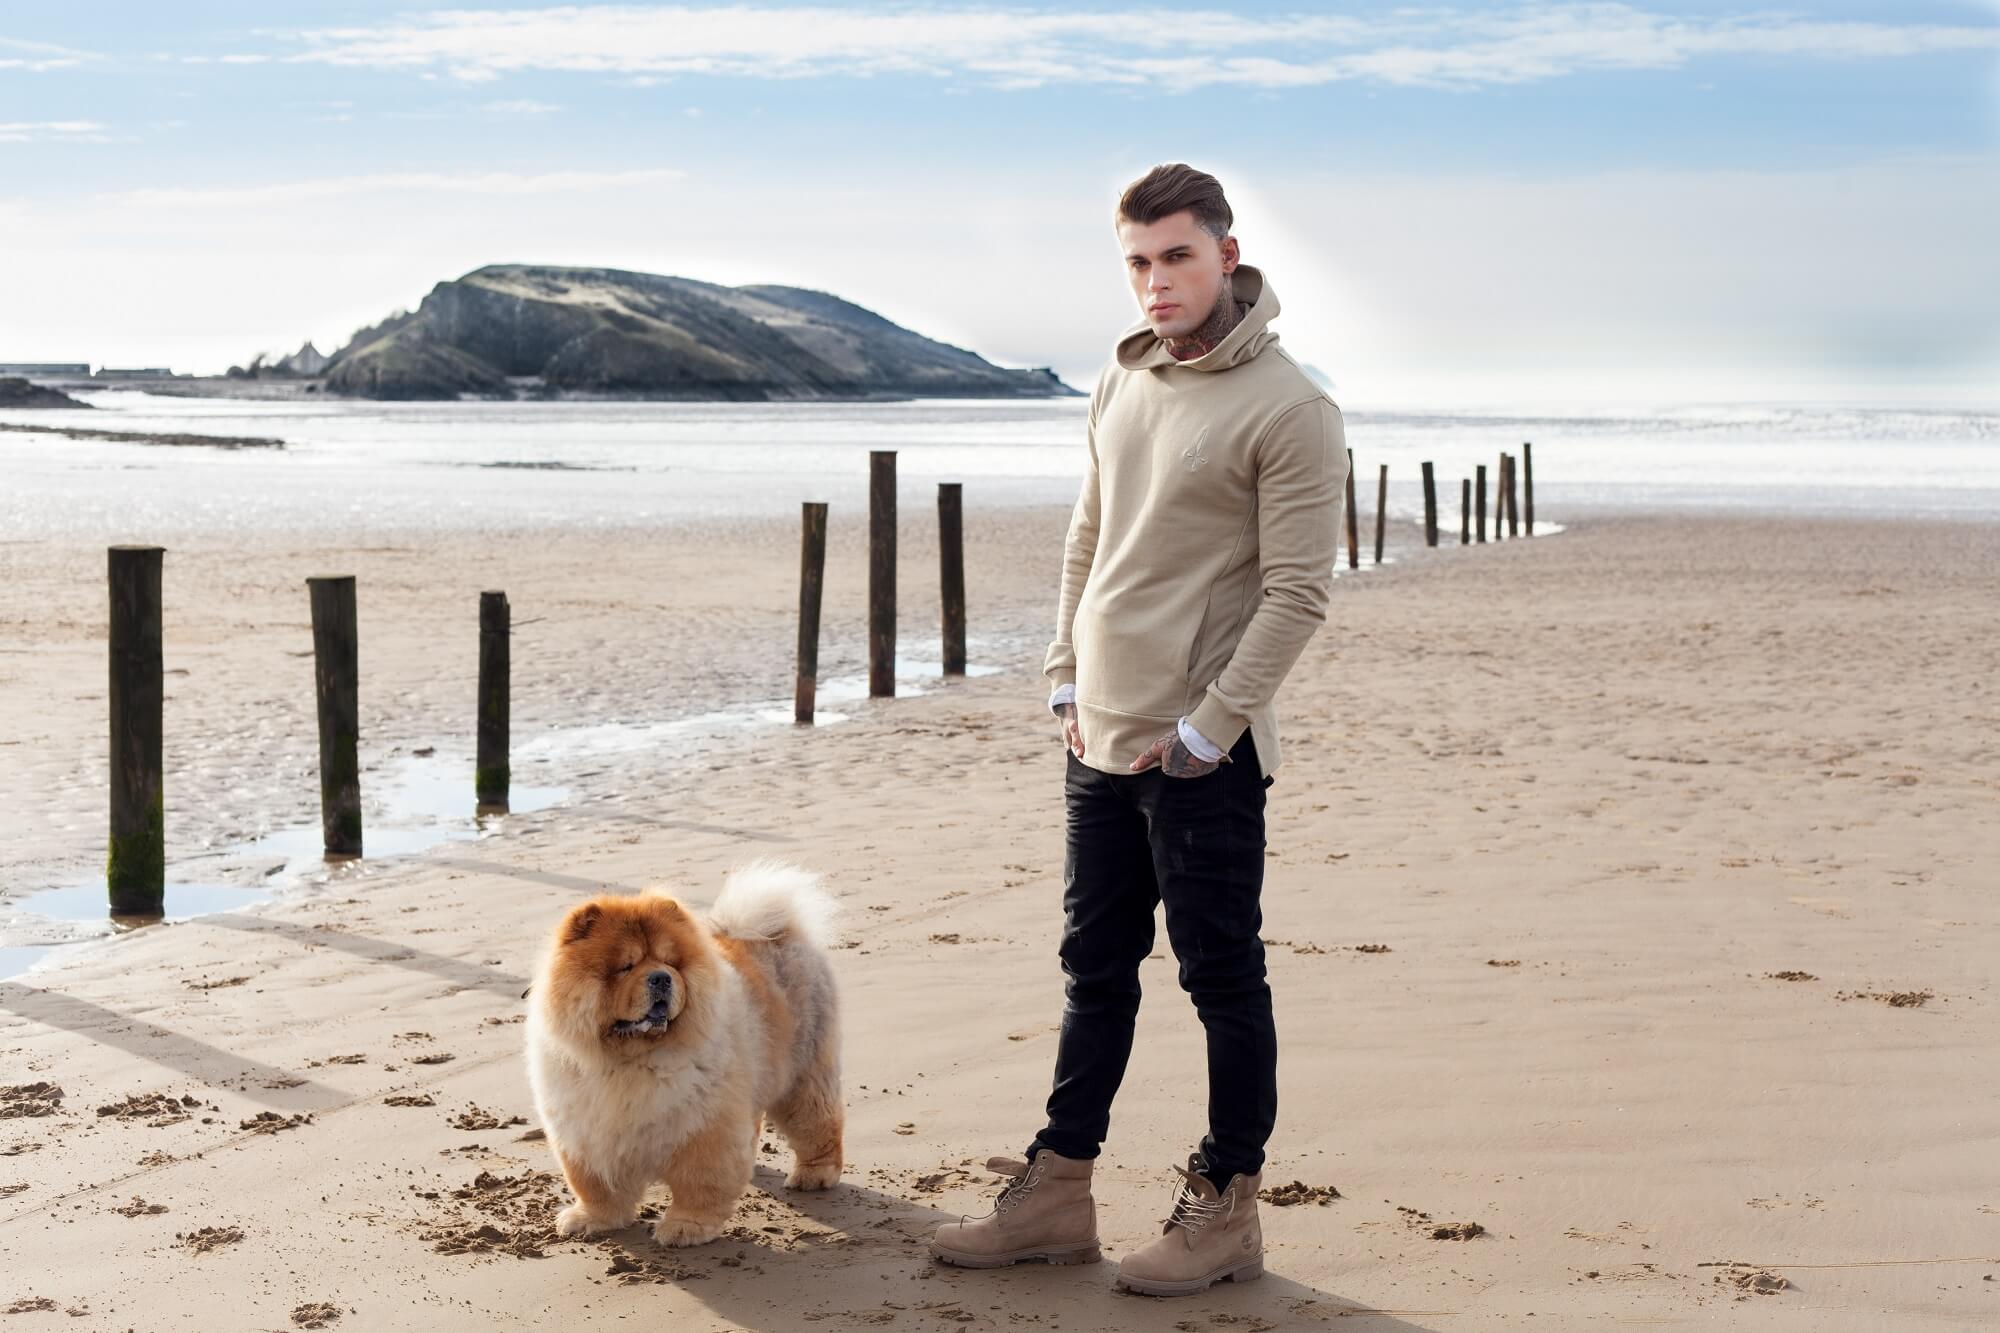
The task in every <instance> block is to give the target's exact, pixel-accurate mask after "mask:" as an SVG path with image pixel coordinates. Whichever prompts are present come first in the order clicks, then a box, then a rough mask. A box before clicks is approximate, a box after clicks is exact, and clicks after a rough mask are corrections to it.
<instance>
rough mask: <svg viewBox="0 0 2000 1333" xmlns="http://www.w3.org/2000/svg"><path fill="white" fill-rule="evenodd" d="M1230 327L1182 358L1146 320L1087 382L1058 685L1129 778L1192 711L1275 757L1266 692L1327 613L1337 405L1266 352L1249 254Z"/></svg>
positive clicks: (1342, 450)
mask: <svg viewBox="0 0 2000 1333" xmlns="http://www.w3.org/2000/svg"><path fill="white" fill-rule="evenodd" d="M1234 284H1235V285H1234V290H1235V294H1236V299H1237V301H1238V302H1239V303H1241V304H1244V305H1247V306H1248V310H1247V312H1246V314H1245V316H1244V318H1243V320H1242V321H1241V322H1240V323H1238V324H1237V326H1236V327H1235V328H1233V329H1231V330H1230V331H1229V336H1228V337H1226V338H1224V339H1223V340H1222V341H1221V342H1220V343H1218V344H1216V346H1215V347H1214V348H1213V349H1212V350H1210V351H1209V352H1207V353H1205V354H1204V355H1202V356H1199V357H1196V358H1194V359H1193V360H1189V361H1176V360H1174V358H1173V356H1172V354H1171V353H1169V352H1168V351H1167V349H1166V345H1165V344H1164V343H1162V342H1161V341H1160V340H1159V339H1158V338H1157V337H1155V336H1154V335H1153V332H1152V330H1151V329H1150V328H1149V327H1148V326H1147V325H1145V324H1144V323H1141V324H1138V325H1135V326H1134V327H1133V328H1131V329H1129V330H1127V331H1126V333H1125V334H1124V335H1122V336H1121V337H1120V338H1119V340H1118V348H1117V356H1116V358H1115V359H1114V360H1113V362H1112V364H1110V365H1108V366H1106V367H1105V369H1104V373H1103V374H1102V375H1100V376H1099V377H1098V381H1097V387H1096V388H1095V389H1094V390H1093V391H1092V393H1091V395H1090V417H1089V429H1088V440H1089V446H1090V459H1089V464H1088V467H1087V470H1086V471H1085V473H1084V478H1083V490H1082V493H1081V494H1080V495H1079V496H1078V497H1077V502H1076V511H1075V513H1074V514H1073V515H1072V517H1071V519H1070V526H1069V538H1068V541H1067V543H1066V546H1065V549H1064V553H1063V575H1062V595H1061V598H1060V600H1059V602H1058V603H1057V608H1056V637H1055V641H1054V642H1053V643H1051V644H1050V645H1049V652H1048V659H1047V662H1046V664H1045V667H1044V669H1045V670H1046V672H1047V674H1048V677H1049V680H1050V683H1051V684H1052V685H1062V684H1064V683H1066V682H1072V681H1073V682H1074V683H1075V685H1076V701H1077V715H1078V721H1079V723H1080V724H1081V726H1082V729H1083V742H1084V758H1083V762H1084V763H1086V764H1089V765H1090V766H1091V767H1092V768H1097V769H1101V770H1103V771H1104V772H1107V773H1124V772H1127V771H1129V769H1130V767H1131V764H1132V761H1133V760H1134V759H1136V758H1138V757H1139V756H1140V755H1141V754H1142V753H1144V752H1145V750H1146V749H1147V747H1149V746H1150V745H1152V744H1153V742H1154V741H1157V740H1158V739H1160V738H1161V737H1162V736H1165V735H1167V734H1168V733H1169V732H1171V731H1173V730H1174V727H1175V725H1176V723H1177V722H1178V721H1179V720H1180V718H1181V717H1183V716H1185V717H1187V719H1188V721H1189V723H1190V724H1191V725H1192V726H1193V727H1194V729H1195V730H1196V731H1199V732H1200V733H1201V734H1202V735H1203V736H1205V737H1207V738H1208V739H1209V740H1210V741H1212V742H1214V743H1215V744H1216V745H1219V746H1221V747H1222V749H1223V750H1224V751H1227V750H1229V749H1230V748H1231V747H1232V746H1234V745H1235V744H1236V742H1237V740H1238V739H1239V738H1240V737H1241V736H1242V734H1243V731H1244V728H1246V727H1247V728H1249V730H1250V735H1251V738H1252V740H1253V741H1254V742H1255V744H1256V747H1257V758H1258V762H1259V764H1260V766H1261V767H1262V769H1263V771H1264V772H1265V773H1267V774H1268V773H1270V772H1271V771H1272V770H1274V769H1276V768H1277V766H1278V759H1279V754H1278V721H1277V713H1276V710H1275V708H1274V706H1273V699H1274V697H1275V696H1276V694H1277V692H1278V684H1279V682H1280V681H1282V680H1283V679H1284V678H1285V673H1286V672H1287V671H1289V670H1291V667H1292V663H1293V662H1295V661H1297V660H1298V656H1299V653H1300V651H1301V650H1302V649H1303V648H1304V647H1305V645H1306V640H1308V639H1310V638H1311V637H1312V634H1313V631H1314V630H1315V629H1317V628H1319V625H1320V623H1321V622H1322V621H1324V620H1325V619H1326V607H1327V592H1328V587H1329V585H1330V584H1331V582H1332V579H1333V560H1334V547H1335V544H1336V543H1337V542H1338V540H1339V535H1340V500H1341V498H1342V492H1343V489H1344V487H1345V486H1346V484H1347V467H1348V464H1347V444H1346V436H1345V434H1344V432H1343V429H1342V425H1341V419H1340V409H1339V408H1338V407H1336V406H1335V405H1334V402H1333V400H1332V399H1331V398H1329V397H1328V396H1327V395H1326V394H1325V393H1324V392H1322V391H1321V390H1320V388H1319V387H1318V386H1317V385H1316V384H1314V383H1313V382H1312V381H1311V380H1310V379H1308V378H1307V377H1306V374H1305V372H1304V371H1303V370H1301V369H1300V368H1299V365H1298V363H1297V362H1295V361H1293V360H1292V359H1291V357H1289V356H1287V355H1286V354H1285V353H1284V352H1283V351H1281V350H1279V348H1278V335H1277V334H1276V333H1274V332H1272V331H1271V329H1270V327H1269V325H1270V322H1271V319H1272V317H1273V316H1275V315H1276V314H1277V313H1278V298H1277V296H1276V295H1275V294H1274V293H1273V292H1272V290H1271V287H1270V284H1269V283H1267V282H1266V281H1265V280H1264V275H1263V274H1262V273H1261V272H1259V271H1258V270H1257V269H1255V268H1252V267H1250V266H1249V265H1247V264H1244V265H1239V266H1238V267H1237V269H1236V272H1235V278H1234Z"/></svg>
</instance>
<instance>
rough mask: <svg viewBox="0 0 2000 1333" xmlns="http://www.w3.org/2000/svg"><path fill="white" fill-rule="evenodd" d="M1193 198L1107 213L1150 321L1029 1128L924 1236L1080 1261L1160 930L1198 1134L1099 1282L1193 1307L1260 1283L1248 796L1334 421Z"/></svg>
mask: <svg viewBox="0 0 2000 1333" xmlns="http://www.w3.org/2000/svg"><path fill="white" fill-rule="evenodd" d="M1232 221H1233V216H1232V214H1231V212H1230V208H1229V204H1228V202H1227V200H1226V199H1225V198H1224V197H1223V192H1222V187H1221V185H1220V184H1219V183H1218V182H1217V181H1216V180H1215V178H1214V177H1213V176H1209V175H1207V174H1205V173H1203V172H1199V171H1196V170H1194V169H1193V168H1192V167H1189V166H1186V165H1184V164H1179V163H1176V164H1173V165H1170V166H1162V167H1157V168H1155V169H1154V170H1153V171H1150V172H1148V173H1147V174H1146V175H1145V176H1143V177H1142V178H1140V179H1139V180H1138V181H1136V182H1134V183H1133V184H1132V185H1131V187H1130V188H1128V189H1127V190H1126V191H1125V194H1124V196H1123V197H1122V198H1121V199H1120V200H1119V203H1118V212H1117V217H1116V227H1117V233H1118V240H1119V245H1120V247H1121V249H1122V250H1123V252H1124V258H1125V264H1126V271H1127V275H1128V277H1129V279H1130V282H1131V285H1132V293H1133V295H1134V296H1135V297H1136V298H1137V299H1138V302H1139V308H1140V310H1141V311H1142V312H1143V313H1144V316H1145V319H1144V322H1142V323H1140V324H1137V325H1135V326H1134V327H1133V328H1131V329H1130V330H1128V331H1127V332H1126V333H1125V334H1124V335H1123V336H1122V337H1121V338H1120V339H1119V341H1118V345H1117V349H1116V354H1115V356H1114V358H1113V360H1112V362H1111V364H1109V365H1108V366H1107V367H1106V368H1105V370H1104V373H1103V374H1102V375H1101V376H1099V378H1098V381H1097V387H1096V389H1095V390H1094V391H1093V392H1092V394H1091V400H1090V415H1089V428H1088V433H1087V434H1088V442H1089V452H1090V457H1089V462H1088V467H1087V470H1086V472H1085V474H1084V480H1083V490H1082V493H1081V495H1080V496H1079V497H1078V499H1077V503H1076V510H1075V513H1074V515H1073V516H1072V518H1071V521H1070V527H1069V537H1068V541H1067V544H1066V547H1065V550H1064V557H1063V575H1062V592H1061V596H1060V598H1059V600H1058V604H1057V610H1056V636H1055V642H1053V643H1052V644H1051V645H1050V646H1049V652H1048V659H1047V664H1046V671H1047V674H1048V678H1049V681H1050V683H1051V684H1052V686H1053V688H1054V692H1053V694H1052V695H1051V696H1050V701H1049V702H1050V706H1051V707H1052V708H1053V709H1055V711H1056V712H1057V714H1058V715H1059V716H1060V718H1061V721H1062V731H1063V736H1064V739H1065V740H1066V742H1067V743H1068V748H1069V755H1068V757H1067V761H1066V762H1067V765H1068V772H1067V775H1066V777H1065V779H1064V789H1063V794H1064V802H1065V808H1066V814H1067V835H1066V848H1065V855H1064V865H1063V884H1064V891H1063V912H1064V924H1063V938H1062V948H1061V957H1062V965H1063V972H1064V975H1065V977H1066V982H1067V984H1066V995H1067V1003H1066V1004H1065V1006H1064V1009H1063V1023H1062V1034H1061V1037H1060V1039H1059V1042H1058V1045H1057V1049H1056V1070H1055V1087H1054V1090H1053V1091H1052V1092H1051V1094H1050V1096H1049V1101H1048V1123H1047V1125H1046V1126H1045V1127H1044V1128H1043V1129H1042V1130H1041V1132H1040V1133H1039V1134H1037V1135H1036V1136H1035V1138H1034V1141H1033V1142H1032V1143H1031V1144H1030V1145H1029V1147H1028V1151H1027V1155H1026V1160H1025V1161H1022V1160H1012V1159H1004V1158H995V1159H993V1161H992V1162H991V1163H990V1166H991V1167H992V1169H993V1170H994V1171H996V1172H998V1173H999V1174H1002V1175H1005V1176H1008V1177H1009V1178H1010V1179H1009V1181H1008V1184H1007V1185H1006V1187H1005V1188H1004V1189H1003V1190H1002V1191H1001V1194H1000V1197H999V1200H998V1202H997V1203H996V1204H995V1206H994V1210H993V1212H992V1213H990V1214H989V1215H987V1216H985V1217H982V1218H977V1219H970V1220H967V1221H963V1222H958V1223H952V1224H950V1225H947V1226H944V1227H942V1228H940V1230H939V1231H938V1234H937V1239H936V1241H935V1243H934V1244H933V1247H932V1252H933V1254H935V1255H936V1257H937V1258H938V1259H940V1260H942V1261H944V1262H946V1263H953V1264H961V1265H966V1266H970V1267H997V1266H1000V1265H1004V1264H1011V1263H1016V1262H1019V1261H1021V1260H1024V1259H1042V1260H1046V1261H1048V1262H1050V1263H1088V1262H1095V1261H1096V1260H1097V1259H1098V1258H1099V1257H1100V1254H1099V1250H1098V1240H1097V1226H1096V1208H1095V1205H1094V1203H1093V1202H1092V1199H1091V1194H1090V1176H1091V1168H1092V1162H1093V1161H1094V1160H1095V1158H1096V1157H1097V1155H1098V1150H1099V1148H1100V1146H1101V1145H1102V1143H1103V1141H1104V1138H1105V1135H1106V1133H1107V1131H1108V1130H1109V1127H1110V1116H1111V1101H1112V1097H1113V1096H1114V1094H1116V1092H1117V1090H1118V1084H1119V1081H1120V1079H1121V1078H1122V1077H1123V1076H1124V1072H1125V1064H1126V1060H1127V1058H1128V1057H1129V1055H1130V1054H1131V1049H1132V1028H1133V1020H1134V1018H1135V1017H1136V1016H1137V1014H1138V1009H1139V964H1140V962H1141V961H1142V960H1144V959H1145V957H1146V956H1147V954H1148V953H1149V952H1151V949H1152V944H1153V911H1154V908H1155V906H1156V905H1158V904H1161V903H1164V904H1165V907H1166V919H1167V937H1168V939H1169V940H1170V941H1171V943H1172V945H1173V949H1174V955H1175V957H1176V958H1177V959H1178V960H1179V962H1180V983H1181V986H1182V987H1183V988H1184V989H1185V990H1186V991H1187V992H1188V994H1189V995H1190V996H1191V997H1192V998H1193V1000H1194V1005H1195V1011H1196V1013H1197V1014H1199V1015H1200V1018H1201V1022H1202V1025H1203V1027H1204V1028H1205V1029H1206V1032H1207V1044H1208V1134H1207V1136H1206V1137H1204V1138H1203V1139H1202V1141H1201V1146H1200V1148H1199V1150H1198V1151H1196V1152H1195V1153H1194V1155H1193V1156H1192V1157H1190V1158H1189V1160H1188V1164H1187V1166H1186V1168H1181V1167H1178V1166H1177V1167H1176V1168H1175V1170H1176V1171H1178V1172H1179V1173H1180V1177H1181V1179H1180V1183H1179V1186H1178V1189H1177V1191H1176V1194H1175V1197H1174V1202H1173V1206H1172V1208H1171V1210H1170V1211H1169V1213H1168V1216H1167V1221H1166V1224H1165V1226H1164V1227H1163V1228H1162V1230H1161V1234H1160V1235H1159V1237H1158V1238H1156V1239H1155V1240H1154V1241H1153V1242H1152V1243H1151V1244H1150V1245H1148V1246H1147V1247H1145V1248H1144V1249H1142V1250H1140V1251H1139V1252H1138V1253H1136V1254H1133V1255H1131V1256H1130V1257H1129V1258H1127V1259H1126V1260H1125V1261H1124V1262H1123V1264H1122V1265H1121V1266H1120V1269H1119V1274H1118V1283H1119V1285H1120V1286H1122V1287H1125V1288H1127V1289H1128V1290H1132V1291H1138V1292H1144V1293H1147V1294H1150V1295H1163V1296H1164V1295H1187V1294H1192V1293H1194V1292H1197V1291H1201V1290H1203V1289H1204V1288H1206V1287H1207V1286H1209V1285H1210V1284H1211V1283H1213V1282H1216V1281H1219V1280H1221V1279H1223V1278H1232V1279H1234V1280H1237V1281H1243V1280H1246V1279H1249V1278H1254V1277H1257V1276H1259V1275H1260V1274H1261V1273H1262V1272H1263V1233H1262V1231H1261V1230H1260V1229H1259V1227H1258V1221H1257V1190H1258V1187H1259V1185H1260V1184H1261V1182H1262V1171H1263V1164H1264V1144H1265V1142H1266V1140H1267V1139H1268V1138H1269V1137H1270V1133H1271V1127H1272V1124H1273V1123H1274V1121H1275V1119H1276V1115H1277V1036H1276V1030H1275V1028H1274V1026H1273V1023H1272V1019H1271V992H1270V988H1269V986H1268V985H1267V984H1266V983H1265V979H1264V946H1263V941H1262V940H1261V938H1260V937H1259V930H1260V928H1261V926H1262V923H1263V918H1262V915H1261V912H1260V910H1259V907H1258V896H1259V894H1260V892H1261V890H1262V887H1263V878H1264V794H1265V793H1264V789H1265V788H1266V787H1267V786H1269V785H1270V782H1271V776H1270V775H1271V773H1272V771H1273V770H1274V769H1276V768H1277V766H1278V731H1277V716H1276V712H1275V710H1274V708H1273V702H1272V701H1273V698H1274V696H1275V695H1276V693H1277V689H1278V685H1279V683H1280V682H1281V681H1282V680H1283V679H1284V677H1285V673H1286V672H1287V671H1289V670H1290V669H1291V666H1292V663H1293V662H1294V661H1296V660H1297V658H1298V656H1299V653H1300V651H1301V650H1302V649H1303V648H1304V647H1305V644H1306V641H1307V640H1308V639H1309V638H1311V636H1312V634H1313V631H1314V630H1315V629H1317V628H1318V626H1319V625H1320V623H1321V622H1322V621H1324V620H1325V618H1326V606H1327V595H1328V588H1329V584H1330V583H1331V580H1332V577H1333V560H1334V546H1335V542H1336V540H1337V538H1338V535H1339V506H1338V503H1337V502H1338V500H1339V498H1340V497H1341V494H1342V491H1343V488H1344V487H1345V485H1346V480H1347V466H1348V464H1347V448H1346V441H1345V437H1344V434H1343V430H1342V425H1341V418H1340V410H1339V408H1337V407H1336V406H1335V405H1334V404H1333V402H1332V400H1331V399H1329V398H1328V397H1327V396H1326V395H1325V394H1324V393H1323V392H1322V391H1321V390H1320V389H1319V388H1318V386H1317V385H1315V384H1314V383H1313V382H1312V380H1310V379H1309V378H1308V377H1307V376H1306V374H1305V372H1304V371H1302V370H1301V369H1300V368H1299V366H1298V364H1297V363H1296V362H1294V361H1293V360H1292V359H1291V358H1290V357H1289V356H1287V355H1286V354H1285V353H1284V352H1282V351H1280V350H1279V349H1278V336H1277V334H1275V333H1273V332H1272V331H1271V330H1270V328H1269V325H1270V321H1271V318H1272V317H1273V316H1274V315H1276V314H1277V313H1278V300H1277V297H1276V296H1275V295H1274V294H1273V293H1272V290H1271V286H1270V284H1269V283H1268V282H1266V281H1265V279H1264V276H1263V275H1262V274H1261V273H1260V272H1258V271H1257V270H1256V269H1254V268H1251V267H1249V266H1248V265H1245V264H1243V263H1242V262H1241V259H1240V257H1239V249H1238V245H1237V241H1236V238H1235V237H1233V236H1231V235H1230V234H1229V229H1230V225H1231V223H1232Z"/></svg>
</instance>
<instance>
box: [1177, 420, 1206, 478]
mask: <svg viewBox="0 0 2000 1333" xmlns="http://www.w3.org/2000/svg"><path fill="white" fill-rule="evenodd" d="M1206 443H1208V430H1207V428H1206V427H1204V428H1203V430H1202V432H1201V434H1199V435H1197V436H1195V437H1194V444H1193V446H1192V447H1190V448H1188V449H1185V450H1183V451H1182V452H1181V461H1182V462H1183V463H1186V464H1187V470H1188V471H1190V472H1199V471H1200V470H1201V465H1202V464H1203V463H1206V462H1207V461H1208V455H1207V454H1205V453H1203V452H1202V446H1203V445H1204V444H1206Z"/></svg>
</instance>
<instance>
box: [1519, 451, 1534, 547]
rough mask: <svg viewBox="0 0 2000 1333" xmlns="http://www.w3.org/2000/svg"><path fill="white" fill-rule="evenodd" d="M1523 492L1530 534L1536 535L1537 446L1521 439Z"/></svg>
mask: <svg viewBox="0 0 2000 1333" xmlns="http://www.w3.org/2000/svg"><path fill="white" fill-rule="evenodd" d="M1521 494H1522V495H1524V496H1525V497H1527V501H1528V535H1529V536H1530V537H1532V536H1534V535H1535V446H1534V445H1532V444H1530V443H1528V442H1527V441H1526V440H1523V441H1521Z"/></svg>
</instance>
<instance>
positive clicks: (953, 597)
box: [938, 481, 965, 676]
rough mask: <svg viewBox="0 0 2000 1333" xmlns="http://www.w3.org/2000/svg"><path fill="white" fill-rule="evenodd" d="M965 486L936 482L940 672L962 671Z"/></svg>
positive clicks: (963, 644)
mask: <svg viewBox="0 0 2000 1333" xmlns="http://www.w3.org/2000/svg"><path fill="white" fill-rule="evenodd" d="M964 503H965V487H964V485H963V484H962V483H960V482H956V481H941V482H939V483H938V590H939V591H938V595H939V600H940V601H941V602H942V604H943V607H944V624H943V630H944V651H943V656H942V660H943V663H944V674H945V675H947V676H962V675H964V674H965V510H964Z"/></svg>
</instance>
